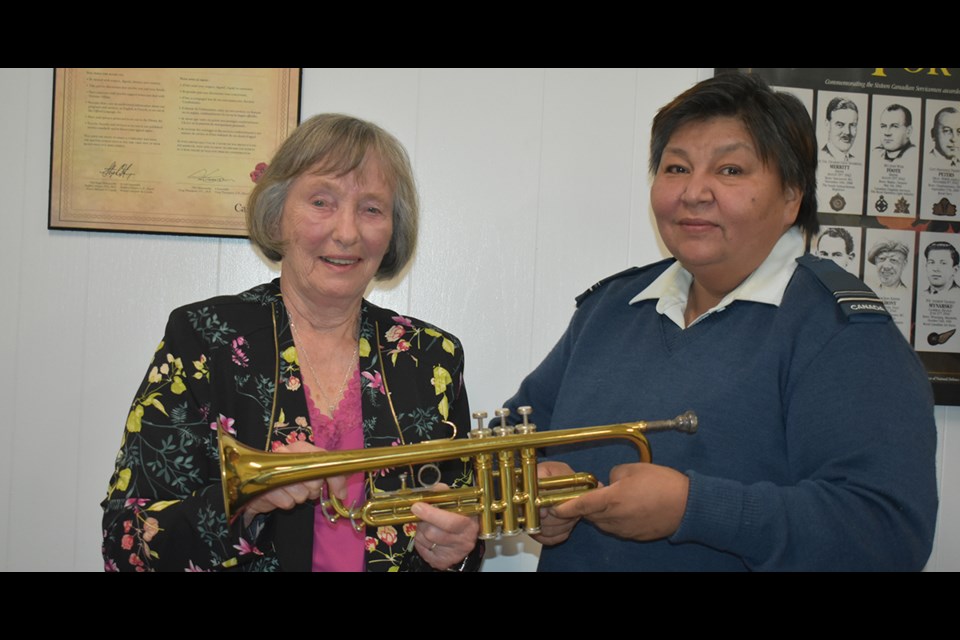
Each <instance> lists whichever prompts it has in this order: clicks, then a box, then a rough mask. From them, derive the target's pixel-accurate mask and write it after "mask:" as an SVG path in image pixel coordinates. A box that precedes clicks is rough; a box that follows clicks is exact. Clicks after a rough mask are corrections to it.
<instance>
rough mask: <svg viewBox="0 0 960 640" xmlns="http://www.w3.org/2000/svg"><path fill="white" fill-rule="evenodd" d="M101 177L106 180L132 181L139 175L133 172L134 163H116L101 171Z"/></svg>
mask: <svg viewBox="0 0 960 640" xmlns="http://www.w3.org/2000/svg"><path fill="white" fill-rule="evenodd" d="M100 175H101V176H103V177H104V178H127V179H130V178H132V177H133V176H135V175H137V174H135V173H134V172H133V163H132V162H121V163H120V164H117V163H116V161H114V162H111V163H110V166H108V167H104V168H103V169H102V170H101V171H100Z"/></svg>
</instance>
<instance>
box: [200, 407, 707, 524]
mask: <svg viewBox="0 0 960 640" xmlns="http://www.w3.org/2000/svg"><path fill="white" fill-rule="evenodd" d="M517 412H518V413H519V414H520V415H522V416H523V423H522V424H519V425H517V426H511V425H508V424H507V416H508V415H509V414H510V410H509V409H497V410H496V411H495V412H494V414H495V415H496V416H497V417H498V418H500V424H499V426H496V427H493V428H490V427H485V426H484V424H483V422H484V420H485V419H486V417H487V414H486V412H477V413H474V414H473V417H474V419H475V420H476V421H477V424H476V426H475V427H474V428H473V429H472V430H471V431H470V433H469V437H468V438H467V439H460V440H431V441H428V442H419V443H417V444H408V445H401V446H397V447H374V448H371V449H357V450H351V451H321V452H312V453H289V454H276V453H267V452H264V451H259V450H257V449H254V448H252V447H247V446H246V445H243V444H240V443H239V442H238V441H237V440H236V439H235V438H233V437H231V436H230V435H229V434H227V433H226V431H224V430H223V429H222V428H221V429H220V430H219V431H218V435H219V439H220V473H221V477H222V480H223V494H224V505H225V508H226V512H227V518H228V520H230V521H232V520H233V519H234V518H235V517H236V516H237V515H238V514H239V513H240V512H241V511H242V510H243V508H244V506H245V505H246V504H247V502H249V501H250V500H251V499H252V498H254V497H256V496H257V495H259V494H261V493H264V492H266V491H269V490H271V489H275V488H277V487H280V486H283V485H287V484H293V483H296V482H304V481H306V480H316V479H320V478H330V477H334V476H341V475H347V474H350V473H357V472H361V471H362V472H373V471H378V470H380V469H386V468H390V467H397V466H407V465H422V464H426V465H427V466H428V467H430V466H432V464H431V463H436V462H442V461H444V460H454V459H457V458H472V459H473V462H474V474H475V479H474V483H475V484H474V486H471V487H461V488H458V489H446V490H442V491H431V490H430V489H429V487H426V488H425V487H420V488H416V489H408V488H401V489H400V490H398V491H394V492H389V493H384V494H377V495H374V496H372V497H371V498H370V499H369V500H368V501H367V502H366V504H364V505H363V506H361V507H358V508H356V509H350V508H347V507H345V506H344V505H343V504H342V503H340V501H339V500H337V499H336V497H335V496H331V498H330V500H329V501H327V500H325V501H324V502H323V504H322V505H321V507H322V508H323V509H324V512H325V513H327V514H328V517H329V518H330V519H331V520H335V519H336V518H337V517H344V518H350V519H351V520H352V521H353V522H354V526H356V527H358V528H362V526H363V524H361V522H362V523H365V524H366V525H370V526H384V525H388V524H390V525H395V524H403V523H406V522H415V521H416V520H417V518H416V517H415V516H414V515H413V514H412V513H411V512H410V507H411V506H412V505H413V504H414V503H416V502H427V503H430V504H432V505H433V506H435V507H438V508H441V509H445V510H447V511H453V512H455V513H460V514H464V515H477V516H479V518H480V537H481V538H496V537H497V536H498V535H505V536H512V535H516V534H518V533H520V531H521V529H522V530H523V531H526V532H527V533H538V532H539V531H540V509H541V508H542V507H549V506H551V505H554V504H559V503H561V502H565V501H567V500H571V499H573V498H576V497H577V496H579V495H581V494H583V493H585V492H586V491H589V490H591V489H594V488H596V487H597V480H596V478H594V477H593V476H592V475H591V474H589V473H575V474H572V475H569V476H553V477H549V478H539V479H538V478H537V453H536V450H537V449H538V448H541V447H551V446H556V445H567V444H575V443H578V442H589V441H595V440H609V439H626V440H629V441H631V442H632V443H633V444H634V445H635V446H636V447H637V450H638V451H639V454H640V461H641V462H650V459H651V454H650V443H649V442H647V438H646V437H645V435H644V434H645V433H649V432H652V431H665V430H676V431H682V432H685V433H694V432H695V431H696V430H697V416H696V414H694V413H693V412H692V411H687V412H686V413H683V414H681V415H679V416H677V417H676V418H674V419H672V420H661V421H652V422H646V421H640V422H627V423H621V424H609V425H602V426H594V427H580V428H576V429H563V430H556V431H542V432H538V431H537V430H536V425H534V424H533V423H531V422H530V421H529V416H530V413H531V412H532V409H531V408H530V407H520V408H518V409H517ZM515 452H516V455H515ZM330 508H332V509H333V511H334V512H335V513H329V512H328V509H330Z"/></svg>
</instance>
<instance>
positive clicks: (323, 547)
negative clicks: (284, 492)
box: [304, 367, 366, 571]
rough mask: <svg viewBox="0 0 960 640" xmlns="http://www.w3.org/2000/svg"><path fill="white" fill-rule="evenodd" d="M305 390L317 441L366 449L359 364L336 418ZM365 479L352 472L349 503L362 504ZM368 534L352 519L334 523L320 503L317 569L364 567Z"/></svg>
mask: <svg viewBox="0 0 960 640" xmlns="http://www.w3.org/2000/svg"><path fill="white" fill-rule="evenodd" d="M304 393H306V394H307V409H308V410H309V411H310V424H311V425H313V441H314V442H313V443H314V444H315V445H317V446H318V447H321V448H323V449H327V450H330V451H332V450H346V449H363V411H362V405H361V402H360V400H361V399H360V369H359V367H358V368H357V369H355V370H354V372H353V377H352V378H351V379H350V382H349V383H348V384H347V388H346V389H345V390H344V392H343V398H342V399H341V400H340V404H338V405H337V408H336V410H335V411H334V412H333V418H332V419H331V418H329V417H327V416H325V415H323V414H322V413H320V410H319V409H317V407H316V405H315V404H314V403H313V398H312V396H311V395H310V389H309V388H307V386H306V384H304ZM364 480H365V477H364V474H363V473H355V474H353V475H351V476H349V478H348V479H347V500H345V501H344V505H345V506H347V507H351V506H353V505H360V504H362V503H363V501H364V500H365V499H366V494H365V488H364ZM361 525H362V523H361ZM365 538H366V531H365V530H361V531H357V530H355V529H354V528H353V524H352V523H351V522H350V521H349V520H344V519H343V518H341V519H339V520H337V521H336V522H334V523H331V522H330V521H329V520H327V519H326V518H325V517H324V515H323V510H322V509H320V507H319V505H318V506H317V509H316V512H315V515H314V520H313V570H314V571H363V570H364V557H363V553H364V540H365Z"/></svg>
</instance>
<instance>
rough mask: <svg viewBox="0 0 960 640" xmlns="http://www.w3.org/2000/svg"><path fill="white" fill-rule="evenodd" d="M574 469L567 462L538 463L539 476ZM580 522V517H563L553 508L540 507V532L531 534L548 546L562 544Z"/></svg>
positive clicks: (563, 472) (544, 476) (564, 474)
mask: <svg viewBox="0 0 960 640" xmlns="http://www.w3.org/2000/svg"><path fill="white" fill-rule="evenodd" d="M572 474H573V469H571V468H570V465H568V464H567V463H565V462H555V461H547V462H541V463H540V464H538V465H537V477H538V478H548V477H551V476H566V475H572ZM578 522H580V517H579V516H577V517H575V518H561V517H560V516H558V515H557V514H556V513H554V510H553V508H552V507H551V508H547V509H540V533H538V534H535V535H532V536H530V537H531V538H533V539H534V540H536V541H537V542H539V543H540V544H545V545H547V546H550V545H554V544H560V543H561V542H563V541H564V540H566V539H567V538H569V537H570V532H571V531H573V528H574V527H575V526H576V524H577V523H578Z"/></svg>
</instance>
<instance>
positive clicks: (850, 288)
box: [797, 253, 890, 322]
mask: <svg viewBox="0 0 960 640" xmlns="http://www.w3.org/2000/svg"><path fill="white" fill-rule="evenodd" d="M797 263H798V264H799V265H800V266H801V267H804V268H806V269H808V270H809V271H810V272H811V273H813V275H815V276H816V277H817V280H819V281H820V283H821V284H822V285H823V286H824V288H826V290H827V291H829V292H830V293H831V294H832V295H833V298H834V299H835V300H836V301H837V304H838V305H840V310H841V311H843V315H845V316H846V317H847V319H848V320H851V321H857V322H871V321H882V320H884V319H887V318H890V313H889V312H888V311H887V308H886V307H885V306H883V302H882V301H881V300H880V298H879V296H877V294H876V293H874V292H873V290H872V289H871V288H870V287H868V286H867V285H866V284H864V283H863V281H862V280H861V279H860V278H858V277H857V276H855V275H853V274H852V273H850V272H848V271H846V270H845V269H843V267H841V266H840V265H838V264H837V263H836V262H834V261H833V260H824V259H823V258H818V257H816V256H814V255H812V254H809V253H807V254H804V255H803V256H801V257H799V258H797Z"/></svg>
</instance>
